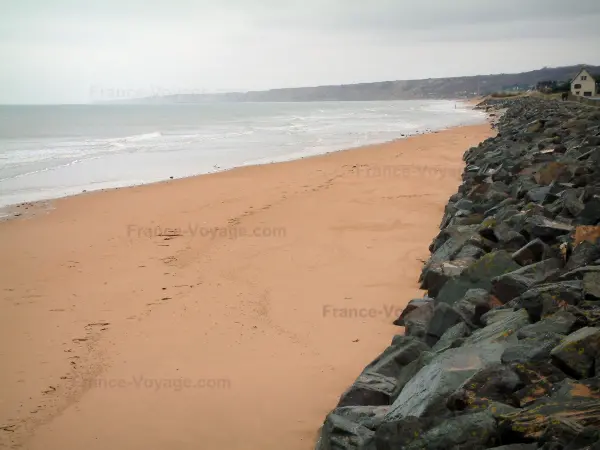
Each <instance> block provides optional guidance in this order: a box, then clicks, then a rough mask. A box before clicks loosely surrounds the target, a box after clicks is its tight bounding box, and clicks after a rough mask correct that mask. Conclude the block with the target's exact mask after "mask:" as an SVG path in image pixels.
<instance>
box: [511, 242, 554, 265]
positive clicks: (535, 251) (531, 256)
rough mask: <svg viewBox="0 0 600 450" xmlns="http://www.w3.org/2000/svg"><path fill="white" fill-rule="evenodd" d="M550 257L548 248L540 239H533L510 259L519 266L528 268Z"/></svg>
mask: <svg viewBox="0 0 600 450" xmlns="http://www.w3.org/2000/svg"><path fill="white" fill-rule="evenodd" d="M548 255H550V247H548V245H546V244H545V243H544V241H542V240H541V239H534V240H532V241H530V242H529V243H527V244H526V245H524V246H523V247H522V248H521V249H519V250H517V251H516V252H515V253H513V255H512V258H513V259H514V260H515V262H517V263H518V264H520V265H521V266H529V265H531V264H534V263H536V262H540V261H542V260H544V259H546V258H547V257H548Z"/></svg>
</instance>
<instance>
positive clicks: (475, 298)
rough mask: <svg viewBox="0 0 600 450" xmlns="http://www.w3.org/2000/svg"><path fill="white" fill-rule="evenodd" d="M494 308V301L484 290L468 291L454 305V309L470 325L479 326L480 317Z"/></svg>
mask: <svg viewBox="0 0 600 450" xmlns="http://www.w3.org/2000/svg"><path fill="white" fill-rule="evenodd" d="M493 306H494V301H493V300H492V298H491V297H490V294H489V293H488V292H487V291H486V290H485V289H469V290H468V291H467V292H466V293H465V295H464V296H463V297H462V298H461V299H460V300H458V301H457V302H456V303H454V308H455V309H456V310H457V311H459V312H460V313H461V315H462V316H463V317H464V318H466V319H467V321H468V322H469V323H471V324H475V325H480V324H481V316H483V315H484V314H485V313H487V312H488V311H489V310H490V309H491V308H492V307H493Z"/></svg>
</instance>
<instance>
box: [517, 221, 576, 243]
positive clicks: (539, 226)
mask: <svg viewBox="0 0 600 450" xmlns="http://www.w3.org/2000/svg"><path fill="white" fill-rule="evenodd" d="M527 225H528V226H527V230H528V231H529V233H530V234H531V236H534V237H537V238H540V239H542V240H544V241H546V240H549V239H556V238H557V237H559V236H564V235H566V234H569V233H570V232H572V231H573V226H572V225H569V224H565V223H562V222H558V221H556V220H550V219H548V218H546V217H543V216H533V217H531V218H529V219H528V220H527Z"/></svg>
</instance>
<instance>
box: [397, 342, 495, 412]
mask: <svg viewBox="0 0 600 450" xmlns="http://www.w3.org/2000/svg"><path fill="white" fill-rule="evenodd" d="M503 351H504V345H502V344H487V345H480V346H464V345H463V346H462V347H458V348H453V349H450V350H446V351H445V352H443V353H441V354H440V355H438V356H436V357H434V358H433V359H432V360H431V362H429V364H427V365H426V366H424V367H423V368H422V369H421V370H419V372H418V373H417V374H416V375H415V376H414V377H413V378H412V379H411V380H410V381H409V382H408V383H407V384H406V385H405V386H404V389H402V392H401V393H400V395H399V396H398V397H397V398H396V400H395V401H394V403H393V404H392V407H391V409H390V412H389V413H388V415H387V416H386V420H387V421H391V420H399V419H403V418H405V417H408V416H414V417H423V416H425V415H430V414H434V413H439V412H443V411H446V410H447V408H446V398H447V397H448V395H449V394H451V393H452V392H454V391H455V390H456V389H457V388H458V387H459V386H460V385H461V384H462V383H463V382H464V381H465V380H467V379H468V378H469V377H471V376H473V375H474V374H475V373H477V371H478V370H480V369H482V368H484V367H486V366H487V365H489V364H492V363H495V362H499V361H500V357H501V355H502V352H503Z"/></svg>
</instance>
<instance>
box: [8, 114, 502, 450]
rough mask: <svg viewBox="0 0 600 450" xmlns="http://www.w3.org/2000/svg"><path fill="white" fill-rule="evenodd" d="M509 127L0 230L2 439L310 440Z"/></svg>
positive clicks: (222, 444) (173, 183) (89, 199)
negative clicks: (469, 156)
mask: <svg viewBox="0 0 600 450" xmlns="http://www.w3.org/2000/svg"><path fill="white" fill-rule="evenodd" d="M492 134H493V132H492V130H491V128H490V126H489V124H487V123H484V124H481V125H473V126H466V127H457V128H452V129H448V130H445V131H440V132H434V133H431V134H423V135H418V136H413V137H409V138H406V139H401V140H398V141H393V142H391V143H386V144H379V145H373V146H368V147H361V148H357V149H351V150H345V151H338V152H332V153H328V154H324V155H318V156H314V157H310V158H305V159H299V160H294V161H288V162H282V163H276V164H267V165H258V166H250V167H239V168H235V169H232V170H229V171H224V172H219V173H215V174H207V175H203V176H195V177H188V178H183V179H178V180H169V181H166V182H160V183H153V184H146V185H142V186H135V187H129V188H120V189H114V190H109V191H95V192H88V193H86V195H76V196H71V197H66V198H61V199H58V200H55V201H54V202H53V209H51V210H49V211H48V212H46V213H40V214H34V215H32V216H28V217H27V218H25V217H18V218H16V219H15V220H7V221H4V222H2V223H0V231H1V232H0V245H1V246H2V248H4V249H5V251H4V252H2V254H0V262H1V263H2V265H3V267H6V270H4V271H3V272H2V274H0V284H1V285H2V286H3V290H2V296H3V300H4V301H3V302H2V303H1V304H2V305H3V306H2V307H3V308H4V309H3V311H2V314H0V320H1V322H0V329H2V330H3V331H2V332H3V336H2V339H0V354H1V355H2V356H3V358H4V360H5V370H4V372H3V374H2V380H1V383H0V386H2V388H1V389H2V391H1V392H0V398H1V399H2V402H1V403H0V425H1V426H2V427H5V428H6V427H8V429H9V430H10V431H4V432H2V433H0V443H5V444H7V445H22V447H20V448H26V449H32V450H36V449H44V450H53V449H61V450H68V449H71V448H72V449H74V450H75V449H79V448H89V449H91V450H94V449H96V448H97V449H101V448H102V449H104V448H106V447H110V446H113V447H115V448H122V449H123V450H129V449H134V448H147V449H157V450H158V449H164V448H178V449H188V448H189V449H190V450H191V449H192V448H197V446H198V445H199V443H201V444H202V445H204V446H206V447H207V448H229V449H231V450H238V449H239V450H242V449H245V448H248V443H249V442H251V443H252V445H253V446H254V447H256V448H261V449H265V450H270V449H274V450H275V449H279V448H281V443H282V442H286V443H288V442H289V445H286V448H288V449H290V450H307V449H309V448H312V444H313V443H314V440H315V434H316V433H317V430H318V427H319V425H320V424H321V422H322V419H323V417H324V415H325V414H326V412H327V411H328V410H330V409H331V408H332V407H333V406H334V404H335V402H336V401H337V399H338V397H339V393H340V392H341V391H342V390H343V389H344V388H345V387H347V386H348V385H350V383H351V382H352V380H353V379H354V378H355V376H356V373H357V372H358V370H359V368H360V367H361V366H364V364H366V363H367V362H369V360H370V359H371V356H372V354H374V353H375V352H376V351H377V350H381V349H383V348H384V347H385V346H386V345H387V343H388V342H389V339H390V338H391V336H393V334H395V333H396V332H397V331H396V330H397V328H396V327H395V326H393V325H392V324H391V322H392V321H393V320H394V318H395V317H393V316H394V315H395V314H397V313H398V312H399V310H400V309H401V308H403V307H404V304H405V303H406V301H408V300H409V299H410V295H414V296H415V297H418V296H419V295H420V290H419V289H418V286H417V284H416V282H415V280H416V277H417V274H418V272H419V271H420V269H421V262H420V261H419V260H420V259H424V258H425V257H426V255H427V245H428V244H429V241H430V240H431V238H432V237H433V236H434V235H435V233H436V230H437V228H438V225H439V220H440V217H441V216H442V213H443V209H444V205H445V203H446V201H447V198H448V196H449V195H450V194H451V193H452V192H454V191H455V189H456V186H457V185H458V184H459V182H460V174H461V173H462V168H463V162H462V155H463V154H464V152H465V150H466V149H467V148H468V147H469V146H471V145H477V144H478V143H479V142H481V141H482V140H484V139H485V138H487V137H488V136H490V135H492ZM257 180H260V182H259V183H257ZM399 211H402V212H403V214H402V215H401V216H402V217H401V220H399V219H398V216H399V214H398V212H399ZM157 226H158V228H157ZM222 230H227V233H225V234H222ZM230 232H231V233H234V234H233V235H232V234H228V233H230ZM157 362H160V363H158V364H157ZM289 367H294V368H295V370H294V371H293V373H290V370H289ZM142 380H146V381H142ZM176 380H182V381H181V383H182V384H181V385H179V384H177V383H178V382H176ZM184 382H185V383H184ZM225 382H226V383H225ZM157 386H159V388H158V389H157ZM258 404H260V405H263V406H262V407H261V408H259V409H257V406H256V405H258ZM117 405H119V406H117ZM225 427H227V428H229V427H231V428H232V429H233V430H235V432H233V433H232V432H226V433H223V431H221V430H223V429H224V428H225Z"/></svg>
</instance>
